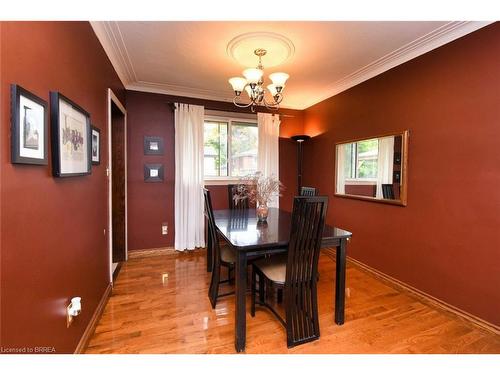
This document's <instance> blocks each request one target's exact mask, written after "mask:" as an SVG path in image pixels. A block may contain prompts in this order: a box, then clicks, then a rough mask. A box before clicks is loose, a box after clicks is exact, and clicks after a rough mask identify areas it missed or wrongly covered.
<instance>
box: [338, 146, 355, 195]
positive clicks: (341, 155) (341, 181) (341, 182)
mask: <svg viewBox="0 0 500 375" xmlns="http://www.w3.org/2000/svg"><path fill="white" fill-rule="evenodd" d="M351 144H352V143H346V144H341V145H338V146H337V188H336V189H335V192H336V193H337V194H345V157H346V151H347V147H351Z"/></svg>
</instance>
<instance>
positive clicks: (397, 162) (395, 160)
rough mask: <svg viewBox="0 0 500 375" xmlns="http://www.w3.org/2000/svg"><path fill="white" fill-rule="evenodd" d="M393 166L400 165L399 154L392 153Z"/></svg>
mask: <svg viewBox="0 0 500 375" xmlns="http://www.w3.org/2000/svg"><path fill="white" fill-rule="evenodd" d="M394 164H396V165H400V164H401V152H395V153H394Z"/></svg>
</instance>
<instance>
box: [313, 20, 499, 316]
mask: <svg viewBox="0 0 500 375" xmlns="http://www.w3.org/2000/svg"><path fill="white" fill-rule="evenodd" d="M499 46H500V24H499V23H495V24H493V25H491V26H488V27H486V28H483V29H481V30H478V31H476V32H474V33H472V34H469V35H467V36H465V37H463V38H460V39H458V40H456V41H454V42H452V43H450V44H447V45H445V46H443V47H441V48H439V49H436V50H434V51H431V52H429V53H427V54H425V55H423V56H420V57H418V58H416V59H414V60H411V61H409V62H407V63H405V64H403V65H400V66H398V67H396V68H394V69H392V70H390V71H388V72H386V73H384V74H381V75H379V76H377V77H375V78H372V79H370V80H369V81H366V82H364V83H362V84H360V85H358V86H355V87H353V88H351V89H349V90H347V91H345V92H343V93H341V94H339V95H336V96H334V97H332V98H330V99H327V100H325V101H323V102H321V103H319V104H317V105H315V106H313V107H311V108H308V109H307V110H306V111H305V119H304V124H305V125H304V126H305V132H306V133H308V134H310V135H313V136H314V138H313V139H312V140H311V141H310V142H308V143H307V144H306V145H305V159H306V162H305V165H307V166H308V168H306V171H305V183H306V184H307V185H310V186H316V187H319V189H320V191H321V192H322V193H328V195H329V196H330V199H331V200H330V207H329V210H328V222H329V223H330V224H335V225H337V226H339V227H341V228H345V229H348V230H350V231H352V232H353V234H354V235H353V239H352V242H351V243H350V245H349V246H348V254H349V255H350V256H352V257H353V258H355V259H358V260H360V261H362V262H364V263H366V264H368V265H370V266H372V267H374V268H376V269H378V270H381V271H382V272H385V273H387V274H389V275H391V276H393V277H395V278H397V279H399V280H401V281H403V282H406V283H408V284H410V285H412V286H414V287H416V288H418V289H420V290H422V291H424V292H427V293H429V294H431V295H433V296H435V297H437V298H439V299H442V300H444V301H446V302H448V303H450V304H452V305H454V306H457V307H459V308H461V309H463V310H465V311H468V312H470V313H472V314H475V315H477V316H479V317H481V318H483V319H485V320H488V321H490V322H492V323H494V324H497V325H500V288H499V286H500V234H499V228H500V189H499V187H500V152H499V144H500V143H499V142H500V109H499V103H500V73H499V67H500V48H499ZM404 129H409V130H410V144H409V169H408V206H407V207H399V206H393V205H385V204H380V203H373V202H366V201H361V200H353V199H345V198H337V197H334V196H333V193H334V166H335V160H334V159H335V152H334V150H335V149H334V144H335V142H340V141H345V140H351V139H355V138H358V137H371V136H377V135H380V134H387V133H388V132H401V131H402V130H404ZM347 277H349V275H348V276H347Z"/></svg>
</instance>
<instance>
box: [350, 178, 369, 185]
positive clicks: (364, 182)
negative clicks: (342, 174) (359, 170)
mask: <svg viewBox="0 0 500 375" xmlns="http://www.w3.org/2000/svg"><path fill="white" fill-rule="evenodd" d="M344 181H345V183H346V184H347V183H348V184H349V185H377V180H361V179H345V180H344Z"/></svg>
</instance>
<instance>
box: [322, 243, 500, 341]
mask: <svg viewBox="0 0 500 375" xmlns="http://www.w3.org/2000/svg"><path fill="white" fill-rule="evenodd" d="M326 253H327V254H328V255H331V256H333V260H335V249H328V250H327V251H326ZM347 262H348V263H350V264H351V265H353V266H355V267H357V268H358V269H360V270H361V271H364V272H366V273H368V274H370V275H372V276H374V277H375V278H377V279H379V280H381V281H382V282H385V283H386V284H389V285H390V286H392V287H394V288H395V289H398V290H402V291H405V292H408V293H410V294H412V295H413V296H414V297H416V298H417V299H419V300H421V301H422V302H424V303H426V304H430V305H432V306H434V307H436V308H438V309H440V310H444V311H446V312H449V313H452V314H453V315H457V316H458V317H460V318H462V319H465V320H467V321H468V322H471V323H473V324H475V325H477V326H479V327H481V328H483V329H485V330H487V331H488V332H492V333H495V334H497V335H498V334H500V327H499V326H497V325H495V324H493V323H491V322H488V321H486V320H484V319H481V318H479V317H478V316H475V315H473V314H471V313H468V312H467V311H464V310H462V309H460V308H458V307H456V306H453V305H450V304H449V303H447V302H444V301H442V300H440V299H439V298H436V297H434V296H432V295H430V294H428V293H426V292H423V291H421V290H420V289H417V288H415V287H413V286H411V285H409V284H406V283H404V282H402V281H400V280H398V279H395V278H394V277H392V276H389V275H387V274H385V273H383V272H381V271H379V270H377V269H375V268H373V267H370V266H368V265H366V264H364V263H363V262H360V261H359V260H356V259H353V258H351V257H350V256H347Z"/></svg>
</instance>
